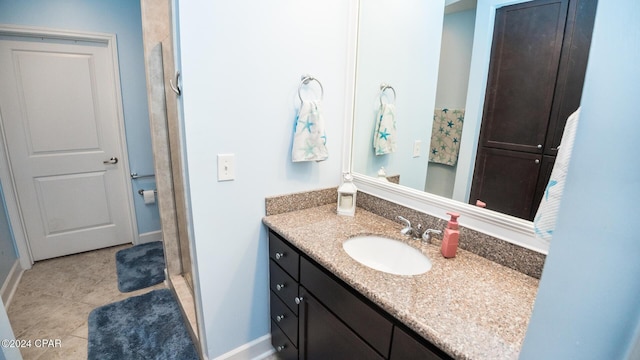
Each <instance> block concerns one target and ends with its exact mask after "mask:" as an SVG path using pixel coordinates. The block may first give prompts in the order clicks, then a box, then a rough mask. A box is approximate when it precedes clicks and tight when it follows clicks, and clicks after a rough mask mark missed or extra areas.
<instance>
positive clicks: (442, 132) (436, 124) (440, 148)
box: [429, 109, 464, 166]
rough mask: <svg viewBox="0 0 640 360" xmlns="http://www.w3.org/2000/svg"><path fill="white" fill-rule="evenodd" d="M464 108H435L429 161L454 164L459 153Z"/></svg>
mask: <svg viewBox="0 0 640 360" xmlns="http://www.w3.org/2000/svg"><path fill="white" fill-rule="evenodd" d="M462 125H464V109H462V110H460V109H435V110H434V112H433V129H432V130H431V145H430V146H429V161H430V162H433V163H438V164H445V165H450V166H454V165H455V164H456V163H457V162H458V154H459V153H460V138H461V137H462Z"/></svg>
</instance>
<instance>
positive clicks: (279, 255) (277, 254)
mask: <svg viewBox="0 0 640 360" xmlns="http://www.w3.org/2000/svg"><path fill="white" fill-rule="evenodd" d="M283 257H284V253H280V252H277V253H276V260H280V259H282V258H283Z"/></svg>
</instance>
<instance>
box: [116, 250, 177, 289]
mask: <svg viewBox="0 0 640 360" xmlns="http://www.w3.org/2000/svg"><path fill="white" fill-rule="evenodd" d="M164 268H165V265H164V251H163V250H162V242H161V241H154V242H150V243H146V244H141V245H136V246H132V247H130V248H128V249H124V250H120V251H118V252H117V253H116V272H117V273H118V290H120V291H121V292H130V291H134V290H138V289H144V288H146V287H149V286H153V285H155V284H159V283H161V282H163V281H164Z"/></svg>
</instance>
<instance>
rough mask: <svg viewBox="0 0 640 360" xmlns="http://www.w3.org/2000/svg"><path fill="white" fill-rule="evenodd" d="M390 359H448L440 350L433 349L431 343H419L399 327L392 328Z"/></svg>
mask: <svg viewBox="0 0 640 360" xmlns="http://www.w3.org/2000/svg"><path fill="white" fill-rule="evenodd" d="M389 359H390V360H415V359H420V360H443V359H450V357H448V356H447V355H446V354H443V353H442V352H441V351H440V350H437V349H434V348H433V345H431V346H428V345H424V344H421V343H420V342H419V341H418V340H416V339H414V338H413V337H412V336H411V335H409V334H407V333H406V332H404V331H403V330H402V329H400V328H399V327H397V326H396V327H395V329H394V330H393V343H392V344H391V356H390V357H389Z"/></svg>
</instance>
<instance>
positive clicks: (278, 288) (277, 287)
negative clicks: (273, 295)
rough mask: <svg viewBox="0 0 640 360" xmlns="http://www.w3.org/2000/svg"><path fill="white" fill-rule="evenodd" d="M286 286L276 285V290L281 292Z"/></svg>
mask: <svg viewBox="0 0 640 360" xmlns="http://www.w3.org/2000/svg"><path fill="white" fill-rule="evenodd" d="M284 285H285V284H277V285H276V290H278V291H280V290H282V289H284Z"/></svg>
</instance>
